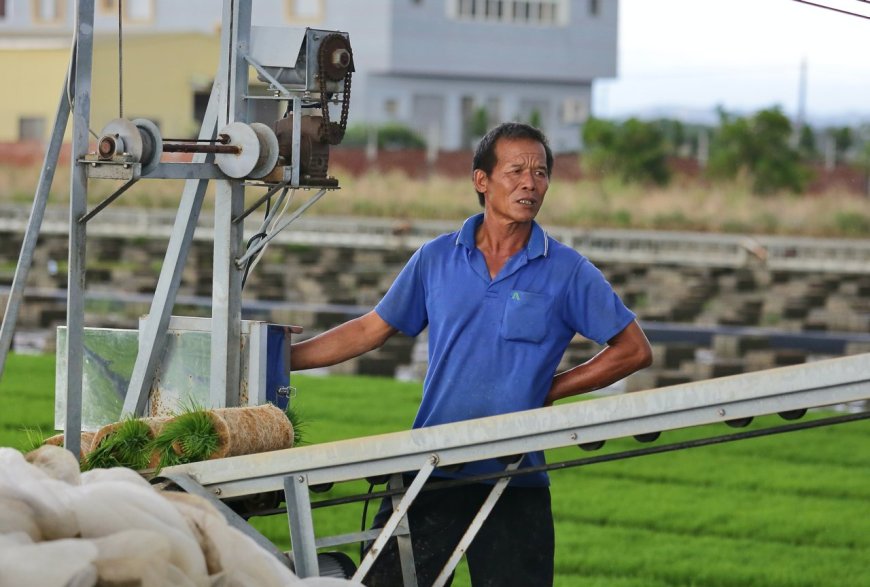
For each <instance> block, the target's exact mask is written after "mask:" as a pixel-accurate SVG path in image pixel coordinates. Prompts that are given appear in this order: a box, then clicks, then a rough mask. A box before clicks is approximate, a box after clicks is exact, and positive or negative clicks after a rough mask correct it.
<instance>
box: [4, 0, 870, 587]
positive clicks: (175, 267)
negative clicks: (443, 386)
mask: <svg viewBox="0 0 870 587" xmlns="http://www.w3.org/2000/svg"><path fill="white" fill-rule="evenodd" d="M251 1H252V0H224V2H223V23H224V24H225V26H224V27H223V30H222V33H221V59H220V65H219V68H218V74H217V76H216V78H215V82H214V86H213V89H212V94H211V97H210V99H209V103H208V107H207V109H206V113H205V118H204V122H203V125H202V129H201V131H200V133H199V138H200V139H202V140H212V139H214V138H215V136H216V133H217V130H218V129H219V128H222V127H225V126H227V125H229V124H232V123H235V122H238V121H243V120H244V117H245V100H246V99H247V98H248V96H247V95H246V92H247V87H248V68H249V67H254V68H255V69H257V71H258V72H260V74H261V75H263V76H264V77H266V78H267V79H268V78H269V77H272V78H273V79H271V80H270V81H271V82H272V83H273V84H277V86H276V87H278V88H279V91H278V94H279V95H280V96H281V97H282V98H283V99H290V100H291V102H292V104H291V106H292V111H293V113H294V128H293V137H292V142H293V157H292V161H291V162H290V165H289V174H285V176H284V177H282V178H280V179H279V180H277V181H275V182H273V183H271V184H269V185H268V186H266V187H267V188H268V191H267V193H266V195H264V196H263V197H261V198H259V200H258V201H257V202H256V203H255V204H254V205H253V206H252V207H250V208H248V209H245V205H244V192H245V187H246V182H245V180H244V179H239V178H234V177H230V176H228V175H227V174H226V173H224V172H223V171H222V170H221V168H220V167H219V166H218V165H217V164H216V163H215V151H212V152H210V153H205V152H199V153H197V154H196V155H195V156H194V160H193V162H192V163H187V164H170V163H160V162H156V164H154V165H149V166H143V165H142V164H140V163H139V162H131V163H127V164H117V163H99V162H97V161H94V160H93V159H89V158H88V150H89V144H88V143H89V139H88V134H89V122H90V91H91V88H90V86H91V72H92V54H93V22H94V0H79V2H78V3H77V20H76V24H77V26H76V30H75V49H74V54H73V56H72V58H71V65H70V70H69V74H68V76H67V79H66V80H65V81H64V85H63V89H62V93H61V99H60V102H59V105H58V109H57V116H56V119H55V124H54V128H53V132H52V135H51V139H50V142H49V145H48V149H47V152H46V156H45V163H44V165H43V169H42V174H41V176H40V179H39V184H38V187H37V191H36V195H35V198H34V205H33V208H32V211H31V216H30V220H29V223H28V228H27V232H26V234H25V239H24V244H23V245H22V252H21V256H20V260H19V264H18V267H17V268H16V273H15V278H14V281H13V287H12V292H11V293H10V299H9V303H8V306H7V311H6V317H5V318H4V322H3V325H2V327H0V371H2V367H3V361H5V357H6V353H7V351H8V348H9V346H10V343H11V338H12V333H13V331H14V327H15V318H16V316H17V311H18V306H19V304H20V302H21V299H22V297H23V290H24V283H25V282H26V279H27V273H28V271H29V268H30V265H31V261H32V255H33V251H34V249H35V245H36V239H37V237H38V234H39V229H40V226H41V223H42V219H43V216H44V212H45V207H46V202H47V198H48V192H49V187H50V185H51V183H52V180H53V176H54V171H55V169H56V167H57V163H58V158H59V153H60V147H61V144H62V141H63V136H64V133H65V131H66V126H67V123H68V120H69V119H70V118H72V121H73V133H72V136H73V145H72V161H73V165H72V174H71V179H70V220H69V223H70V230H69V284H68V295H67V321H68V323H67V339H66V340H67V344H66V348H65V355H66V365H67V373H66V380H67V402H66V406H67V409H66V414H65V418H64V430H65V438H64V441H65V446H66V447H67V448H68V449H69V450H70V451H72V452H73V454H76V455H77V454H79V450H80V436H79V431H80V430H81V423H82V422H81V420H82V413H81V412H82V410H81V398H82V375H83V358H84V357H83V348H84V327H85V326H84V299H85V296H84V290H85V284H84V275H85V241H86V237H87V221H88V220H90V219H91V218H93V217H94V216H95V215H96V214H98V213H99V212H100V210H102V209H103V208H105V207H106V206H108V205H109V204H110V203H111V202H112V201H114V199H116V198H117V197H118V196H120V195H121V194H122V193H123V192H124V191H125V190H126V189H127V188H129V187H130V186H131V185H132V183H134V182H135V181H138V180H139V179H140V178H141V179H161V178H172V179H185V180H187V181H186V184H185V188H184V191H183V193H182V196H181V200H180V203H179V206H178V211H177V213H176V217H175V223H174V225H173V228H172V233H171V236H170V238H169V244H168V247H167V251H166V256H165V260H164V263H163V266H162V269H161V272H160V276H159V279H158V283H157V287H156V291H155V294H154V298H153V301H152V303H151V309H150V312H149V315H148V318H147V319H146V320H144V321H143V322H142V323H141V329H140V338H139V350H138V356H137V359H136V363H135V367H134V371H133V376H132V380H131V382H130V385H129V388H128V390H127V395H126V398H125V401H124V408H123V410H124V412H125V413H130V414H139V413H141V412H142V410H143V408H144V406H145V402H146V401H147V397H148V391H149V389H150V385H151V380H152V378H153V375H154V372H155V369H156V367H157V364H158V362H159V359H160V357H161V355H162V352H163V350H164V344H165V338H166V337H165V335H166V332H167V328H168V325H169V322H170V318H171V310H172V307H173V305H174V303H175V300H176V296H177V292H178V289H179V284H180V280H181V274H182V269H183V267H184V263H185V260H186V258H187V254H188V252H189V250H190V246H191V242H192V239H193V232H194V229H195V227H196V224H197V220H198V217H199V214H200V211H201V208H202V203H203V199H204V196H205V191H206V186H207V183H208V181H209V180H216V181H217V196H216V204H215V232H214V268H215V269H214V277H213V297H212V318H211V324H210V328H211V358H210V361H211V365H210V367H211V369H210V375H211V402H212V407H219V406H226V405H233V403H234V401H235V396H234V391H235V390H238V388H239V383H240V382H239V379H240V373H239V370H240V369H239V365H240V356H239V353H240V330H241V292H242V276H243V267H244V266H245V263H246V262H247V261H248V260H249V259H251V258H252V257H253V256H254V255H256V254H258V252H259V251H261V250H262V247H263V246H265V244H266V243H267V242H268V240H269V239H271V238H272V237H273V236H274V235H275V234H277V232H279V231H280V230H283V229H284V228H286V227H287V225H289V224H290V222H292V221H293V220H295V218H297V217H298V216H299V215H301V214H302V213H303V212H304V211H305V210H306V209H307V207H308V206H310V205H312V204H313V203H314V202H316V201H317V200H318V199H319V198H321V197H322V196H323V195H324V194H325V193H326V188H323V187H322V186H303V185H302V184H301V183H300V160H299V157H300V154H299V153H300V149H299V145H300V129H299V125H298V124H297V123H298V122H299V120H300V118H301V108H302V97H301V96H299V95H298V94H294V93H293V92H290V91H287V89H286V88H284V87H283V86H281V84H280V82H279V81H278V80H277V79H275V76H272V75H271V74H270V73H269V72H268V70H267V69H266V68H264V67H263V66H262V65H260V64H259V63H258V62H257V61H256V59H254V58H252V57H251V55H249V54H248V49H249V47H250V41H251V37H250V32H251V26H250V25H251ZM69 90H72V91H71V92H70V91H69ZM70 93H71V94H72V96H70V95H69V94H70ZM70 97H72V98H73V99H72V100H70ZM288 175H289V176H288ZM90 178H113V179H123V180H126V182H127V183H125V184H124V186H122V187H121V188H120V189H119V190H118V191H116V193H115V194H113V195H112V196H110V198H108V199H107V200H105V201H104V202H102V203H101V204H99V205H98V206H97V207H96V208H94V209H93V210H91V211H88V209H87V197H86V196H87V189H88V180H89V179H90ZM288 186H289V187H291V188H298V187H316V188H317V189H318V191H317V193H316V195H314V196H313V197H312V198H310V199H309V200H308V202H306V204H305V205H303V206H301V207H300V208H299V209H297V211H296V212H295V213H294V214H293V215H292V216H291V217H290V218H289V219H287V220H286V221H285V222H284V223H282V224H280V225H276V226H274V227H273V228H272V230H271V232H269V234H268V235H267V236H266V237H265V238H264V239H263V240H262V241H261V242H260V244H259V245H257V247H254V248H251V249H249V250H248V251H247V252H243V251H242V220H243V219H244V218H245V217H246V216H247V215H249V214H250V213H251V211H253V209H255V208H256V207H257V206H259V205H261V204H263V203H264V202H265V200H266V199H267V198H268V197H270V196H271V195H274V194H275V193H277V191H278V190H280V189H283V188H284V187H288ZM277 207H278V206H276V208H277ZM272 220H274V218H271V217H270V218H267V221H266V222H264V226H265V225H267V224H273V223H272ZM868 398H870V354H865V355H857V356H853V357H847V358H842V359H833V360H829V361H824V362H818V363H813V364H808V365H799V366H794V367H786V368H782V369H777V370H771V371H766V372H759V373H750V374H746V375H739V376H734V377H729V378H722V379H717V380H712V381H706V382H700V383H691V384H685V385H678V386H673V387H668V388H662V389H657V390H651V391H646V392H639V393H635V394H627V395H619V396H612V397H606V398H601V399H595V400H591V401H588V402H579V403H571V404H566V405H558V406H553V407H548V408H541V409H537V410H530V411H526V412H519V413H513V414H506V415H502V416H495V417H491V418H484V419H480V420H472V421H465V422H457V423H453V424H446V425H443V426H436V427H432V428H426V429H419V430H411V431H406V432H398V433H393V434H386V435H380V436H372V437H367V438H361V439H354V440H352V441H342V442H333V443H327V444H322V445H314V446H308V447H301V448H294V449H288V450H283V451H276V452H271V453H263V454H255V455H248V456H240V457H232V458H227V459H223V460H220V461H208V462H201V463H193V464H189V465H184V466H179V467H172V468H168V469H166V470H165V471H164V472H163V476H164V478H165V479H167V480H168V481H172V482H174V483H176V484H177V485H179V486H181V487H182V488H184V489H185V490H187V491H191V492H195V493H199V494H201V495H206V496H211V497H213V498H215V499H219V500H225V499H229V498H235V497H243V496H250V495H258V494H262V493H264V492H276V491H277V492H283V495H284V500H285V501H286V504H287V515H288V525H289V531H290V535H291V539H292V543H293V555H294V556H293V559H294V562H295V569H296V572H297V573H298V574H299V575H300V576H303V577H308V576H314V575H318V574H319V572H320V569H319V562H318V556H317V549H318V548H320V547H325V546H332V545H336V544H344V543H348V542H356V541H360V540H373V541H374V542H373V545H372V547H371V549H370V550H369V554H368V555H366V557H365V558H364V559H363V560H362V561H361V564H360V567H359V569H358V570H357V573H356V576H355V578H357V579H359V578H361V577H363V576H364V575H365V574H366V572H367V570H368V569H370V568H371V565H372V564H373V562H374V559H375V557H376V556H377V554H378V553H379V552H381V550H382V547H383V546H384V544H385V543H386V541H387V540H388V539H389V538H390V536H392V535H396V536H397V537H398V538H399V549H400V553H401V555H402V556H401V559H402V567H403V580H404V583H405V585H408V586H411V585H416V576H415V573H414V566H413V554H412V552H411V547H410V530H409V528H408V526H407V521H406V513H407V511H408V508H409V507H410V505H411V503H412V502H413V500H414V498H415V497H416V496H417V495H418V494H419V492H420V491H421V490H422V489H423V485H424V483H425V482H426V481H427V480H428V479H429V478H430V476H431V475H432V473H433V472H434V471H435V469H436V468H438V467H446V466H452V465H460V464H462V463H466V462H470V461H475V460H480V459H490V458H502V459H504V460H505V461H506V462H510V464H508V465H506V469H505V471H504V472H503V473H500V474H498V475H495V476H494V477H498V480H497V481H495V484H494V485H493V489H492V492H491V494H490V497H489V498H488V499H487V500H486V502H485V503H484V505H483V507H482V508H481V510H480V512H479V514H478V515H477V516H476V518H475V519H474V521H473V522H472V524H471V526H470V527H469V529H468V531H467V533H466V535H465V536H464V537H463V539H462V541H461V543H460V544H459V545H458V546H457V548H456V551H455V552H454V553H453V555H452V556H451V557H450V560H449V561H448V563H447V565H446V566H445V568H444V570H443V571H442V573H441V576H440V577H439V579H438V581H437V583H436V584H439V585H440V584H443V583H444V582H445V581H446V579H447V577H449V575H450V573H451V572H452V570H453V568H454V567H455V565H456V563H457V562H458V561H459V558H460V557H461V555H462V552H463V551H464V549H465V548H466V547H467V546H468V544H470V542H471V541H472V540H473V538H474V535H475V534H476V532H477V530H478V529H479V528H480V526H481V525H482V523H483V521H484V520H485V519H486V516H487V515H488V513H489V511H490V510H491V509H492V507H493V506H494V504H495V503H496V501H497V500H498V498H499V496H500V495H501V492H502V491H503V490H504V488H505V486H506V484H507V482H508V479H509V478H510V476H512V475H514V474H518V473H521V472H524V471H520V470H518V469H517V467H518V466H519V459H517V458H508V457H516V456H517V455H521V454H524V453H526V452H529V451H537V450H545V449H550V448H556V447H564V446H570V445H583V446H585V447H590V446H596V445H597V444H600V443H601V442H602V441H606V440H608V439H612V438H618V437H624V436H638V435H651V436H648V438H652V437H655V436H656V433H658V432H661V431H664V430H670V429H675V428H684V427H690V426H696V425H700V424H708V423H712V422H731V423H734V422H741V423H742V422H746V421H747V419H750V418H752V417H754V416H757V415H762V414H772V413H780V414H783V415H789V417H791V415H794V414H801V413H802V412H803V411H805V410H806V409H807V408H811V407H816V406H825V405H832V404H838V403H844V402H850V401H856V400H867V399H868ZM866 416H867V413H866V412H865V413H864V414H863V415H861V417H866ZM575 464H576V463H575ZM566 466H567V465H566ZM406 471H417V473H416V477H415V478H414V480H413V482H412V483H411V484H410V486H409V487H407V488H400V487H395V486H394V487H393V488H392V489H391V490H390V491H388V492H385V493H384V495H392V496H393V500H394V504H395V513H394V514H393V515H392V517H391V518H390V519H389V521H388V522H387V525H386V527H385V528H384V529H383V530H382V531H366V532H360V533H354V534H348V535H342V536H334V537H326V538H322V539H317V538H316V537H315V533H314V523H313V518H312V515H311V511H312V506H313V505H315V504H312V501H311V496H310V493H309V489H310V488H311V487H312V486H315V485H323V484H329V483H335V482H342V481H348V480H353V479H363V478H369V477H375V476H384V475H388V476H389V475H392V476H395V475H396V474H398V473H401V472H406ZM394 478H395V477H394ZM398 479H401V477H398ZM218 503H220V502H218ZM220 505H221V509H222V511H224V512H225V513H226V515H227V517H228V518H229V519H230V520H231V521H232V520H234V519H235V514H233V513H232V512H230V511H229V510H228V508H226V507H224V504H223V503H220ZM237 521H238V520H237ZM239 525H240V527H243V528H245V530H246V531H247V532H248V533H249V534H252V535H254V536H255V537H257V536H256V532H255V531H254V530H253V529H252V528H251V527H250V526H247V525H246V524H241V523H240V524H239ZM257 539H258V541H259V542H260V544H262V545H263V546H265V547H266V548H268V549H269V550H270V551H271V552H273V553H274V554H275V555H276V556H277V557H278V558H279V559H281V560H283V561H284V562H289V561H288V560H287V557H286V556H285V555H284V553H281V552H280V551H278V549H277V548H275V547H274V546H273V545H271V544H270V543H268V541H266V540H265V539H263V538H262V537H257Z"/></svg>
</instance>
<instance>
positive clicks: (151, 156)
mask: <svg viewBox="0 0 870 587" xmlns="http://www.w3.org/2000/svg"><path fill="white" fill-rule="evenodd" d="M133 124H135V125H136V128H137V129H139V136H140V138H141V140H142V159H140V161H141V162H142V175H148V174H149V173H151V172H152V171H154V169H155V168H156V167H157V164H158V163H160V157H162V156H163V138H162V137H161V136H160V129H159V128H157V125H156V124H154V123H153V122H151V121H150V120H148V119H147V118H136V119H135V120H133Z"/></svg>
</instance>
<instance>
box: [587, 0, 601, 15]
mask: <svg viewBox="0 0 870 587" xmlns="http://www.w3.org/2000/svg"><path fill="white" fill-rule="evenodd" d="M599 14H601V3H600V2H599V1H598V0H589V16H598V15H599Z"/></svg>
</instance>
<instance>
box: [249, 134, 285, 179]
mask: <svg viewBox="0 0 870 587" xmlns="http://www.w3.org/2000/svg"><path fill="white" fill-rule="evenodd" d="M251 128H252V129H253V130H254V133H256V135H257V139H258V140H259V141H260V157H259V158H258V159H257V165H256V166H254V169H253V170H251V172H250V173H249V174H248V177H250V178H253V179H260V178H261V177H265V176H267V175H269V173H270V172H271V171H272V170H273V169H275V164H277V163H278V137H277V136H275V131H273V130H272V129H271V128H270V127H269V126H268V125H265V124H263V123H262V122H252V123H251Z"/></svg>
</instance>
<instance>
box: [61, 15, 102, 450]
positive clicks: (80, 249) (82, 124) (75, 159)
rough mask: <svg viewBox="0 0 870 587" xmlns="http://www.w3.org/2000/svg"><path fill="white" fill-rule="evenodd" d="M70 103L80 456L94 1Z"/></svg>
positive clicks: (69, 422) (82, 23) (73, 366)
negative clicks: (82, 160) (85, 158)
mask: <svg viewBox="0 0 870 587" xmlns="http://www.w3.org/2000/svg"><path fill="white" fill-rule="evenodd" d="M75 38H76V42H75V75H74V77H73V79H74V80H75V81H74V84H73V91H74V95H75V97H74V100H73V104H72V106H71V110H72V120H73V133H72V153H71V155H70V167H71V174H70V203H69V276H68V285H67V288H68V289H67V303H66V319H67V336H66V349H65V352H66V365H67V377H66V381H67V392H66V393H67V395H66V416H65V420H64V437H63V440H64V446H65V447H66V448H67V449H68V450H69V451H70V452H72V453H73V454H74V455H75V457H76V458H78V457H79V450H80V448H81V429H82V379H83V370H84V343H85V340H84V338H85V336H84V335H85V322H84V314H85V241H86V237H87V230H86V226H87V225H86V224H84V223H82V222H79V218H81V217H82V216H84V215H85V214H86V213H87V205H88V176H87V173H86V170H85V166H84V164H82V163H79V160H80V159H82V158H84V156H85V155H87V152H88V142H89V136H88V130H89V127H90V117H91V67H92V63H93V52H94V0H80V1H79V2H78V14H77V17H76V30H75Z"/></svg>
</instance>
